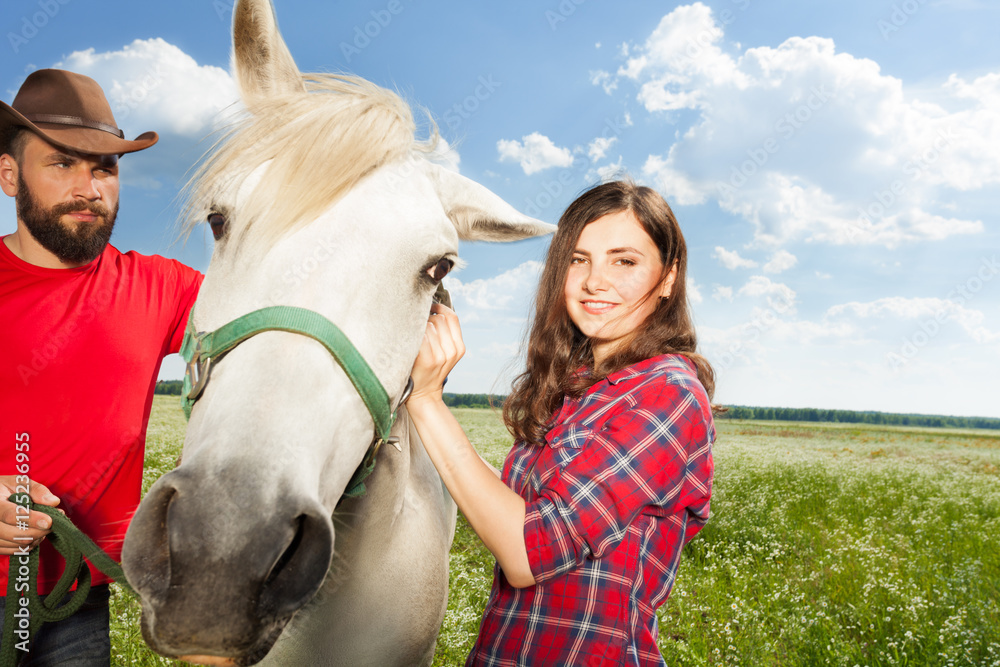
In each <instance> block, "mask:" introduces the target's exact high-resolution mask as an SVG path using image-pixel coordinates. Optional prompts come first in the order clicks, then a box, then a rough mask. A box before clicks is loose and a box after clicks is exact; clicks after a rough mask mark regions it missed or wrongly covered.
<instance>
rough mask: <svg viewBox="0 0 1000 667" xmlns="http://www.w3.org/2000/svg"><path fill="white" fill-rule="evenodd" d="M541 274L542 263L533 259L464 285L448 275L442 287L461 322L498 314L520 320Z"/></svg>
mask: <svg viewBox="0 0 1000 667" xmlns="http://www.w3.org/2000/svg"><path fill="white" fill-rule="evenodd" d="M541 272H542V264H541V262H536V261H533V260H532V261H527V262H524V263H523V264H521V265H519V266H516V267H514V268H513V269H510V270H508V271H504V272H503V273H501V274H499V275H496V276H493V277H492V278H477V279H476V280H472V281H470V282H467V283H465V282H462V280H461V278H460V277H453V276H449V277H447V278H445V286H446V287H447V288H448V291H449V292H450V293H451V297H452V300H453V301H454V303H455V309H456V311H458V312H459V313H460V314H461V316H462V319H463V320H465V319H469V318H472V319H475V318H479V317H494V316H496V315H497V314H498V313H504V314H506V315H509V316H512V317H514V318H515V319H523V318H524V317H525V316H526V315H527V312H528V311H527V305H526V304H528V303H529V302H530V301H531V299H532V298H533V297H534V294H535V291H536V289H537V287H538V279H539V276H541ZM467 313H468V314H467Z"/></svg>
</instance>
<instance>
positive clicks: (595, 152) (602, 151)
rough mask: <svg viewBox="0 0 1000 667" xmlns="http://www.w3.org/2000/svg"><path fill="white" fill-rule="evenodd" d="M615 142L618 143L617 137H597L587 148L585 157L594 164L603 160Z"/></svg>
mask: <svg viewBox="0 0 1000 667" xmlns="http://www.w3.org/2000/svg"><path fill="white" fill-rule="evenodd" d="M616 141H618V137H597V138H596V139H594V140H593V141H591V142H590V145H588V146H587V155H589V156H590V159H591V160H593V161H594V162H597V161H598V160H603V159H604V156H605V155H606V154H607V152H608V149H609V148H611V147H612V146H614V145H615V142H616Z"/></svg>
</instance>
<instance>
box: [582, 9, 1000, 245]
mask: <svg viewBox="0 0 1000 667" xmlns="http://www.w3.org/2000/svg"><path fill="white" fill-rule="evenodd" d="M725 37H726V36H725V34H724V32H723V28H722V27H721V25H720V24H719V23H718V22H717V21H716V19H715V17H714V16H713V14H712V10H711V9H710V8H709V7H707V6H706V5H704V4H702V3H700V2H696V3H693V4H690V5H685V6H681V7H678V8H676V9H675V10H674V11H672V12H670V13H669V14H667V15H666V16H665V17H664V18H663V19H662V20H661V21H660V23H659V25H658V26H657V27H656V29H655V30H654V31H653V32H652V33H651V34H650V36H649V37H648V39H646V40H645V42H644V43H642V44H639V45H633V47H632V48H631V49H630V50H629V53H630V56H629V58H628V60H627V61H626V62H625V64H624V65H623V66H622V67H621V68H620V69H619V70H618V72H617V77H616V78H615V79H614V81H616V82H625V81H628V82H630V83H632V84H633V85H634V86H635V87H636V88H635V89H636V91H637V92H636V97H637V99H638V101H639V102H640V103H642V104H643V106H644V107H645V108H646V110H647V111H649V112H651V113H654V114H662V113H664V112H665V113H666V114H667V116H666V118H668V119H669V120H670V122H675V118H676V115H677V114H676V112H677V111H681V110H690V111H693V112H694V113H695V115H696V118H697V120H696V121H695V122H694V124H693V125H691V126H690V127H689V128H688V129H687V130H686V131H682V132H681V133H679V134H678V136H677V139H676V140H675V141H674V143H673V144H672V145H670V146H669V147H663V149H661V150H660V151H658V152H654V153H652V154H651V155H650V156H649V158H648V159H647V161H646V164H645V166H644V168H643V173H644V175H645V176H646V177H647V178H649V179H650V180H651V181H653V182H655V183H656V184H657V185H658V186H659V187H660V188H661V189H662V190H663V191H664V192H667V193H669V194H671V195H672V196H673V197H675V199H676V200H677V201H678V203H682V204H701V203H704V202H706V201H707V200H708V199H716V200H717V201H718V203H719V205H720V206H721V207H722V208H723V209H724V210H726V211H728V212H730V213H733V214H735V215H737V216H741V217H743V218H745V219H746V220H747V221H748V222H750V223H751V224H752V225H753V228H754V231H755V241H756V242H757V243H758V244H759V245H765V246H772V247H773V246H780V245H783V244H785V243H788V242H790V241H794V240H805V241H814V242H823V243H832V244H878V245H884V246H887V247H893V246H895V245H899V244H901V243H909V242H918V241H927V240H939V239H943V238H946V237H949V236H953V235H958V234H978V233H981V232H982V231H983V230H984V225H983V222H982V221H981V220H979V219H977V218H976V216H969V215H962V212H961V207H959V208H958V212H955V211H949V212H948V214H945V211H946V210H949V206H950V205H951V204H952V203H953V202H952V201H951V199H952V197H953V196H954V195H956V194H959V193H962V192H966V191H969V190H976V189H982V188H985V187H988V186H995V185H997V184H1000V151H997V150H996V149H995V147H996V146H998V145H1000V73H990V74H986V75H983V76H980V77H978V78H975V79H972V80H968V79H966V78H963V77H961V76H958V75H953V76H952V77H951V78H950V79H948V80H947V82H944V83H942V84H941V85H940V86H938V87H937V88H936V89H931V90H930V91H928V90H927V89H926V88H924V89H921V91H920V98H917V97H916V95H915V94H910V93H908V92H907V89H906V87H905V86H904V84H903V82H902V81H900V80H899V79H896V78H894V77H892V76H888V75H885V74H883V73H882V72H881V71H880V69H879V66H878V64H877V63H875V62H873V61H871V60H868V59H866V58H860V57H856V56H853V55H851V54H848V53H842V52H840V53H838V52H837V50H836V48H835V45H834V42H833V41H832V40H830V39H825V38H820V37H792V38H789V39H787V40H786V41H785V42H783V43H781V44H779V45H778V46H776V47H771V46H762V47H756V48H749V49H745V50H742V51H737V52H735V53H730V52H729V51H730V50H731V47H728V46H727V45H726V39H725ZM600 83H601V85H603V86H605V88H607V87H608V86H609V81H608V80H602V81H601V82H600ZM654 118H655V116H654ZM817 156H822V159H818V157H817Z"/></svg>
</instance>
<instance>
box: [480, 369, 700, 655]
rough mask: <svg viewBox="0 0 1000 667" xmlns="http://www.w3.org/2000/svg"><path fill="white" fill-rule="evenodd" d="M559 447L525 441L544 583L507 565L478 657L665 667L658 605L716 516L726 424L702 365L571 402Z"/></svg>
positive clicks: (513, 458)
mask: <svg viewBox="0 0 1000 667" xmlns="http://www.w3.org/2000/svg"><path fill="white" fill-rule="evenodd" d="M553 423H554V426H553V427H552V429H551V430H550V431H549V432H548V434H546V436H545V440H546V446H544V447H539V446H537V445H536V446H532V445H526V444H524V443H523V442H517V443H515V445H514V447H513V449H512V450H511V452H510V454H509V455H508V456H507V460H506V462H505V463H504V471H503V479H504V481H505V482H506V483H507V484H508V486H510V487H511V488H512V489H514V491H516V492H517V493H518V494H519V495H520V496H521V497H522V498H524V499H525V501H526V502H527V508H526V509H527V515H526V517H525V521H524V540H525V545H526V546H527V549H528V561H529V563H530V564H531V571H532V574H534V577H535V581H536V584H535V585H534V586H531V587H529V588H524V589H517V588H514V587H513V586H511V585H510V584H509V583H507V579H506V578H505V577H504V574H503V572H502V571H501V570H500V569H499V567H496V568H494V578H493V589H492V591H491V593H490V598H489V601H488V602H487V604H486V611H485V615H484V617H483V622H482V625H481V627H480V630H479V637H478V639H477V640H476V645H475V647H474V648H473V649H472V653H471V654H470V655H469V659H468V661H467V663H466V664H467V665H493V666H497V667H499V666H501V665H558V666H563V665H594V666H597V665H662V664H664V663H663V657H662V656H661V655H660V652H659V649H658V648H657V646H656V640H657V635H658V627H657V622H656V610H657V609H658V608H659V607H660V605H662V604H663V602H664V601H665V600H666V599H667V595H669V594H670V589H671V588H672V587H673V583H674V575H675V573H676V572H677V565H678V562H679V560H680V554H681V548H682V547H683V546H684V544H686V543H687V542H688V540H690V539H691V538H692V537H693V536H694V535H695V533H697V532H698V531H699V530H700V529H701V528H702V526H704V525H705V522H706V521H707V520H708V507H709V498H710V496H711V491H712V471H713V463H712V442H713V441H714V440H715V426H714V424H713V421H712V410H711V406H710V402H709V400H708V396H707V395H706V393H705V389H704V387H702V385H701V383H700V382H698V378H697V375H696V374H695V372H694V369H693V366H692V365H691V363H690V362H689V361H688V360H686V359H685V358H684V357H681V356H679V355H663V356H659V357H655V358H653V359H647V360H646V361H643V362H640V363H638V364H634V365H633V366H629V367H628V368H625V369H622V370H620V371H618V372H617V373H613V374H612V375H610V376H608V377H607V378H605V379H604V380H602V381H600V382H598V383H597V384H595V385H594V386H593V387H591V388H590V389H589V390H588V391H587V393H586V394H585V395H583V396H582V397H580V398H578V399H568V398H567V399H565V400H564V401H563V407H562V409H561V410H560V411H559V413H558V414H557V415H556V418H555V420H554V422H553Z"/></svg>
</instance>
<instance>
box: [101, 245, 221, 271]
mask: <svg viewBox="0 0 1000 667" xmlns="http://www.w3.org/2000/svg"><path fill="white" fill-rule="evenodd" d="M103 260H104V261H109V262H111V263H113V264H114V265H115V266H118V267H120V268H121V269H122V270H123V272H128V273H137V272H141V273H147V274H151V275H156V276H169V277H178V278H179V277H189V278H195V277H199V276H200V275H201V274H200V273H199V272H198V271H196V270H195V269H192V268H191V267H190V266H187V265H186V264H183V263H182V262H180V261H178V260H176V259H170V258H169V257H163V256H162V255H144V254H142V253H140V252H137V251H135V250H129V251H127V252H122V251H121V250H119V249H118V248H116V247H114V246H113V245H111V244H110V243H109V244H108V247H107V248H105V250H104V258H103Z"/></svg>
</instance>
